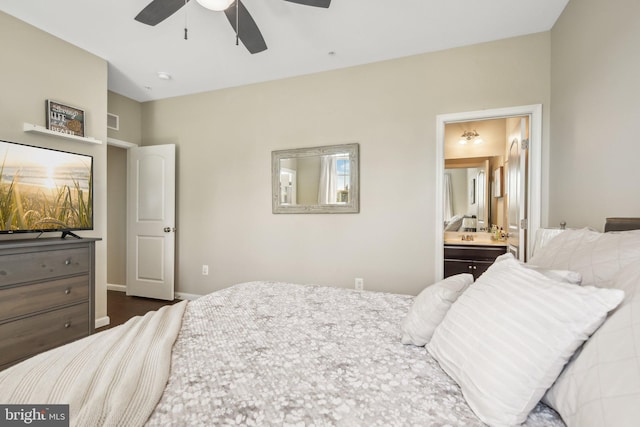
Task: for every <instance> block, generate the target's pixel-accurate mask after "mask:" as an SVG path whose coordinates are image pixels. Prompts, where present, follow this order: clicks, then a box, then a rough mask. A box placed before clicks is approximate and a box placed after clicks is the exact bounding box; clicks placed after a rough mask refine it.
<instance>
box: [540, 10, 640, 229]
mask: <svg viewBox="0 0 640 427" xmlns="http://www.w3.org/2000/svg"><path fill="white" fill-rule="evenodd" d="M639 15H640V2H638V1H637V0H610V1H601V0H579V1H577V0H571V1H570V2H569V4H568V6H567V7H566V9H565V10H564V12H563V14H562V15H561V16H560V19H559V20H558V21H557V23H556V25H555V26H554V27H553V30H552V31H551V40H552V44H551V46H552V49H551V75H552V83H551V92H552V101H553V110H552V116H551V119H552V122H551V124H552V127H551V135H552V139H553V144H552V147H551V153H550V154H551V155H550V170H551V173H550V181H551V184H552V185H551V186H550V210H549V222H550V223H551V224H558V223H559V222H560V221H562V220H564V221H567V223H568V226H570V227H582V226H591V227H594V228H598V229H602V226H603V224H604V219H605V217H607V216H625V215H627V216H640V197H638V196H639V195H640V190H638V182H640V167H639V162H638V159H640V144H639V143H638V138H637V137H636V136H635V135H634V134H635V129H637V127H638V118H640V102H639V101H638V100H639V99H640V84H638V76H640V55H638V46H640V25H638V16H639Z"/></svg>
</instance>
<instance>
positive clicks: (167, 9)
mask: <svg viewBox="0 0 640 427" xmlns="http://www.w3.org/2000/svg"><path fill="white" fill-rule="evenodd" d="M188 1H189V0H186V1H185V0H153V1H152V2H151V3H149V4H148V5H147V7H145V8H144V9H142V11H141V12H140V13H139V14H138V16H136V17H135V20H136V21H138V22H142V23H143V24H147V25H151V26H154V25H158V24H159V23H161V22H162V21H164V20H165V19H167V18H168V17H170V16H171V15H173V14H174V13H176V12H177V11H178V9H180V8H181V7H182V6H184V4H185V3H186V2H188Z"/></svg>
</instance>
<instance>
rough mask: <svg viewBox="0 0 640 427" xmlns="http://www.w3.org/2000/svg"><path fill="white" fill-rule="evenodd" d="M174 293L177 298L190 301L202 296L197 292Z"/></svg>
mask: <svg viewBox="0 0 640 427" xmlns="http://www.w3.org/2000/svg"><path fill="white" fill-rule="evenodd" d="M174 295H175V298H176V299H182V300H184V299H186V300H189V301H193V300H195V299H198V298H200V297H201V296H202V295H197V294H188V293H186V292H175V294H174Z"/></svg>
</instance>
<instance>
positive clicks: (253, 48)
mask: <svg viewBox="0 0 640 427" xmlns="http://www.w3.org/2000/svg"><path fill="white" fill-rule="evenodd" d="M188 1H189V0H153V1H152V2H151V3H149V4H148V5H147V6H146V7H145V8H144V9H142V11H141V12H140V13H139V14H138V15H137V16H136V17H135V20H136V21H138V22H142V23H143V24H147V25H151V26H154V25H157V24H159V23H160V22H162V21H164V20H165V19H167V18H168V17H170V16H171V15H173V14H174V13H176V12H177V11H178V10H179V9H180V8H181V7H182V6H184V5H185V4H187V2H188ZM197 1H198V3H200V4H201V5H202V6H204V7H206V8H207V9H211V10H216V11H224V13H225V15H226V16H227V19H228V20H229V23H230V24H231V26H232V27H233V30H234V31H235V33H236V42H237V39H240V40H241V41H242V43H243V44H244V46H245V47H246V48H247V50H248V51H249V52H251V53H252V54H253V53H258V52H262V51H263V50H266V49H267V44H266V43H265V41H264V38H263V37H262V33H260V30H259V29H258V25H257V24H256V21H254V20H253V18H252V17H251V15H250V14H249V11H248V10H247V8H246V7H245V6H244V4H242V1H240V0H197ZM285 1H288V2H290V3H297V4H302V5H305V6H315V7H323V8H328V7H329V5H330V4H331V0H285ZM185 38H186V29H185Z"/></svg>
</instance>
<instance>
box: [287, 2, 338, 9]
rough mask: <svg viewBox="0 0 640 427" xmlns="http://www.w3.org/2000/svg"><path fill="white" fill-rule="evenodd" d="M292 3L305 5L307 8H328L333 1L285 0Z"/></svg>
mask: <svg viewBox="0 0 640 427" xmlns="http://www.w3.org/2000/svg"><path fill="white" fill-rule="evenodd" d="M285 1H288V2H290V3H298V4H303V5H305V6H315V7H324V8H327V7H329V5H330V4H331V0H285Z"/></svg>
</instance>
